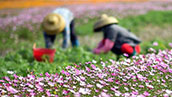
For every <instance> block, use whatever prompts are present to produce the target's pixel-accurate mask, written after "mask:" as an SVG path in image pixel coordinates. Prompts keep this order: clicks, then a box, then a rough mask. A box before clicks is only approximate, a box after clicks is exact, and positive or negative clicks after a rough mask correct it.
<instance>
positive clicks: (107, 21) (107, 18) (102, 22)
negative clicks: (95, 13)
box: [94, 14, 118, 32]
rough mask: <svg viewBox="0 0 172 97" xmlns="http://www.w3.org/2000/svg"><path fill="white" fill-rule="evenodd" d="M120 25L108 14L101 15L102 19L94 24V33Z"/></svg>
mask: <svg viewBox="0 0 172 97" xmlns="http://www.w3.org/2000/svg"><path fill="white" fill-rule="evenodd" d="M115 23H118V20H117V19H116V18H115V17H111V16H107V14H103V15H101V17H100V19H99V20H98V21H97V22H96V23H95V24H94V31H95V32H98V31H100V29H101V28H102V27H104V26H106V25H109V24H115Z"/></svg>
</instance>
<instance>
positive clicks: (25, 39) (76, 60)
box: [0, 11, 172, 77]
mask: <svg viewBox="0 0 172 97" xmlns="http://www.w3.org/2000/svg"><path fill="white" fill-rule="evenodd" d="M171 17H172V11H151V12H148V13H147V14H144V15H139V16H129V17H125V18H122V19H119V21H120V23H119V25H122V26H124V27H126V28H128V29H131V30H132V32H139V31H141V30H143V29H144V28H145V27H146V26H147V25H153V26H158V27H162V28H163V26H164V25H171V24H172V18H171ZM85 21H86V22H83V21H82V20H81V19H77V20H76V22H77V23H76V33H77V34H78V36H81V37H84V35H93V24H94V22H95V21H96V18H93V19H88V20H85ZM0 33H1V35H0V41H1V42H2V43H0V51H1V52H0V54H1V55H2V53H3V52H5V51H8V50H9V52H8V53H6V55H5V56H2V57H0V77H2V76H10V75H9V74H8V73H7V71H13V72H15V73H17V74H19V75H22V76H26V75H27V74H28V73H30V72H35V74H39V73H45V72H49V73H56V72H60V71H61V70H62V69H64V67H66V66H68V65H73V64H85V62H88V61H92V60H96V61H97V64H100V62H101V61H107V60H109V59H114V60H116V56H115V55H114V54H113V53H111V52H109V53H108V54H100V55H94V54H93V53H92V52H91V48H92V47H87V46H86V45H84V43H83V44H81V46H80V47H79V48H68V49H66V50H63V49H62V48H60V46H58V47H59V48H57V49H56V54H55V58H54V62H53V63H48V62H37V61H35V60H34V59H33V54H32V53H33V52H32V45H33V43H34V42H36V43H38V44H39V46H40V47H44V40H43V35H42V31H41V30H39V31H36V32H32V31H29V30H28V29H27V28H21V29H17V30H16V31H12V30H10V31H9V32H3V31H0ZM61 37H62V36H61V35H59V36H57V39H61ZM150 37H152V36H150ZM154 42H157V43H158V46H153V45H152V44H153V43H154ZM168 42H171V41H170V40H169V41H168ZM168 42H167V41H164V40H162V39H157V38H152V41H143V42H142V44H141V48H142V52H141V53H142V54H146V53H148V49H149V48H154V49H156V50H159V49H167V48H170V47H169V46H168Z"/></svg>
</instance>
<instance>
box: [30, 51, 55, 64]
mask: <svg viewBox="0 0 172 97" xmlns="http://www.w3.org/2000/svg"><path fill="white" fill-rule="evenodd" d="M55 52H56V50H55V49H47V48H33V56H34V59H36V60H37V61H39V62H40V61H45V60H48V61H49V62H50V63H51V62H53V60H54V54H55Z"/></svg>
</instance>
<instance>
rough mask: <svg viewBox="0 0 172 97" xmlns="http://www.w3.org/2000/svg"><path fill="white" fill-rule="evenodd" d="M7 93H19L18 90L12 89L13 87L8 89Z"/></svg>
mask: <svg viewBox="0 0 172 97" xmlns="http://www.w3.org/2000/svg"><path fill="white" fill-rule="evenodd" d="M7 91H9V92H10V93H12V94H16V93H18V90H16V89H14V88H13V87H11V86H9V87H7Z"/></svg>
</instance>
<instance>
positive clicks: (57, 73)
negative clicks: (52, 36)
mask: <svg viewBox="0 0 172 97" xmlns="http://www.w3.org/2000/svg"><path fill="white" fill-rule="evenodd" d="M62 7H67V8H69V9H70V10H71V11H72V12H73V13H74V14H75V16H76V19H75V20H76V21H75V22H76V25H75V28H76V29H75V30H76V34H77V35H78V38H79V41H80V47H78V48H72V47H70V48H68V49H65V50H63V49H62V48H61V41H62V35H59V36H57V40H56V42H55V44H54V47H55V48H56V53H55V58H54V62H53V63H49V62H48V61H45V62H37V61H36V60H34V59H33V51H32V46H33V44H34V43H36V44H37V46H38V47H44V39H43V35H42V28H41V27H40V23H41V22H42V19H43V17H44V16H45V15H47V14H48V13H49V12H51V11H52V10H53V9H55V8H56V7H54V6H52V7H34V8H23V9H2V10H0V34H1V35H0V96H1V97H23V96H26V97H40V96H41V97H62V96H64V97H117V96H119V97H171V96H172V40H171V37H172V32H171V31H172V28H171V26H172V18H171V17H172V11H171V10H172V1H171V0H166V1H160V0H159V1H148V2H132V3H131V2H127V3H124V2H122V3H121V2H118V3H117V2H114V3H113V2H112V3H98V4H78V5H69V6H67V5H65V6H62ZM102 13H106V14H108V15H112V16H115V17H117V19H118V20H119V25H121V26H124V27H126V28H127V29H129V30H131V31H132V32H133V33H135V34H136V35H137V36H139V37H140V38H141V40H142V43H141V53H140V54H138V55H136V56H133V57H131V58H126V56H127V55H126V54H124V55H121V56H120V58H119V60H117V56H116V55H115V54H113V53H112V52H109V53H107V54H100V55H94V54H93V53H92V49H93V48H94V47H96V45H97V43H98V42H99V41H100V40H101V38H102V35H101V34H102V33H93V30H92V29H93V24H94V22H95V21H96V20H97V19H98V17H99V15H100V14H102Z"/></svg>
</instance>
